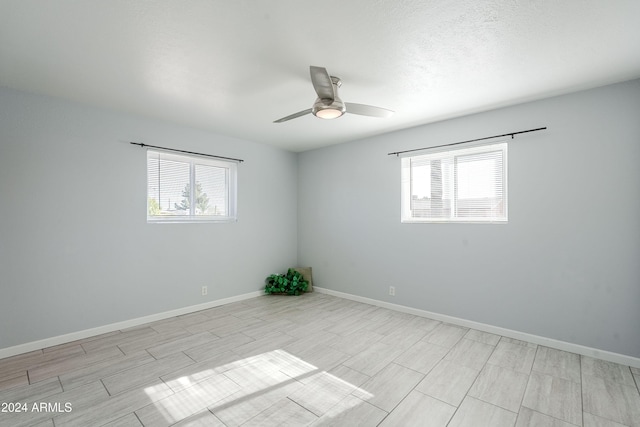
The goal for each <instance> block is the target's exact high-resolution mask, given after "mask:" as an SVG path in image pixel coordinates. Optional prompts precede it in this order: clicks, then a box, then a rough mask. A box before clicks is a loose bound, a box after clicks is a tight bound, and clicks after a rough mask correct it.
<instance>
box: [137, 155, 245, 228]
mask: <svg viewBox="0 0 640 427" xmlns="http://www.w3.org/2000/svg"><path fill="white" fill-rule="evenodd" d="M236 175H237V163H235V162H230V161H225V160H214V159H209V158H205V157H200V156H185V155H177V154H170V153H167V152H164V151H155V150H148V151H147V221H148V222H192V221H195V222H198V221H235V220H236ZM192 201H194V202H193V203H192Z"/></svg>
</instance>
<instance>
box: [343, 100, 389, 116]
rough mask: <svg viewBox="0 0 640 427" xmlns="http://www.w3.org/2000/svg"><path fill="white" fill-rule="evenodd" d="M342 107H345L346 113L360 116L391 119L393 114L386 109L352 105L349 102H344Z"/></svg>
mask: <svg viewBox="0 0 640 427" xmlns="http://www.w3.org/2000/svg"><path fill="white" fill-rule="evenodd" d="M344 105H345V107H347V113H351V114H359V115H361V116H370V117H391V116H392V115H393V113H394V112H393V111H391V110H387V109H386V108H380V107H374V106H373V105H364V104H353V103H351V102H345V103H344Z"/></svg>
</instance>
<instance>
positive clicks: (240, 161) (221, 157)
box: [129, 142, 244, 163]
mask: <svg viewBox="0 0 640 427" xmlns="http://www.w3.org/2000/svg"><path fill="white" fill-rule="evenodd" d="M129 144H133V145H139V146H140V147H151V148H159V149H161V150H167V151H176V152H178V153H187V154H195V155H198V156H205V157H213V158H216V159H224V160H233V161H236V162H239V163H242V162H244V160H242V159H234V158H233V157H224V156H215V155H213V154H203V153H196V152H194V151H186V150H177V149H175V148H165V147H158V146H157V145H149V144H143V143H141V142H129Z"/></svg>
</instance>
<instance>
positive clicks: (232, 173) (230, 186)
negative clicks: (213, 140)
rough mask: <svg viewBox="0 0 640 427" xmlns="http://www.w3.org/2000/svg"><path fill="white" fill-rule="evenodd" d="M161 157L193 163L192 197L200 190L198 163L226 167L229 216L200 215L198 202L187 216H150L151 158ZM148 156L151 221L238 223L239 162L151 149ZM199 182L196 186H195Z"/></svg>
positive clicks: (190, 182)
mask: <svg viewBox="0 0 640 427" xmlns="http://www.w3.org/2000/svg"><path fill="white" fill-rule="evenodd" d="M150 158H154V159H155V158H160V159H163V160H169V161H174V162H180V163H185V164H188V165H189V184H188V185H189V188H190V198H189V199H190V200H194V199H195V196H196V194H195V192H196V189H197V179H196V166H197V165H200V166H209V167H217V168H224V169H225V191H224V192H225V202H226V207H227V214H226V215H197V214H195V209H196V208H195V204H190V213H189V214H187V215H167V216H159V215H150V214H149V210H150V209H149V207H150V206H149V205H150V200H151V194H150V174H149V159H150ZM146 159H147V171H146V175H147V180H146V182H147V190H146V199H147V202H146V207H147V223H152V224H166V223H228V222H237V220H238V212H237V182H238V162H236V161H233V160H225V159H216V158H211V157H208V156H201V155H197V154H176V153H173V152H171V151H168V150H162V149H156V148H153V149H152V148H149V149H147V154H146ZM194 184H195V185H194Z"/></svg>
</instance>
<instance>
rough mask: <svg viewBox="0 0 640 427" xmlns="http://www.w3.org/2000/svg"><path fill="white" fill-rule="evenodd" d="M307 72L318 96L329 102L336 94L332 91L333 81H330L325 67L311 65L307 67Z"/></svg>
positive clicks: (326, 102) (324, 101)
mask: <svg viewBox="0 0 640 427" xmlns="http://www.w3.org/2000/svg"><path fill="white" fill-rule="evenodd" d="M309 72H310V74H311V83H313V88H314V89H315V90H316V93H317V94H318V98H320V99H321V100H322V102H323V103H325V104H327V105H329V104H331V103H332V102H333V100H334V99H335V97H336V94H335V92H334V91H333V82H331V77H330V76H329V73H328V72H327V69H326V68H324V67H316V66H314V65H312V66H310V67H309Z"/></svg>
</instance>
